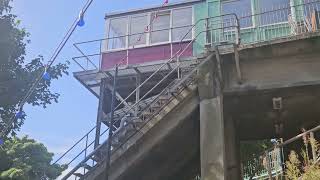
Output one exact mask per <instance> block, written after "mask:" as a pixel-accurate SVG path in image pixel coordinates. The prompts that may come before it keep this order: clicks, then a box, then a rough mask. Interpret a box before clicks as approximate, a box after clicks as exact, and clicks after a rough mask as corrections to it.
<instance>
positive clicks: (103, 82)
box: [94, 79, 107, 148]
mask: <svg viewBox="0 0 320 180" xmlns="http://www.w3.org/2000/svg"><path fill="white" fill-rule="evenodd" d="M106 84H107V79H101V84H100V96H99V106H98V114H97V122H96V136H95V141H94V148H96V147H98V146H99V143H100V131H101V123H102V118H103V100H104V97H105V95H106V93H105V91H106Z"/></svg>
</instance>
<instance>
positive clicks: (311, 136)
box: [310, 132, 317, 162]
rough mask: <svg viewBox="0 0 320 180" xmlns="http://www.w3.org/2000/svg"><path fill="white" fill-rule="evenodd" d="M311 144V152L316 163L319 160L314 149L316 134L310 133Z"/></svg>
mask: <svg viewBox="0 0 320 180" xmlns="http://www.w3.org/2000/svg"><path fill="white" fill-rule="evenodd" d="M310 140H311V141H310V142H311V151H312V159H313V162H316V160H317V152H316V148H315V147H314V145H315V144H314V143H315V139H314V133H313V132H310Z"/></svg>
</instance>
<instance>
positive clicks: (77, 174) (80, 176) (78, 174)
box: [73, 173, 84, 178]
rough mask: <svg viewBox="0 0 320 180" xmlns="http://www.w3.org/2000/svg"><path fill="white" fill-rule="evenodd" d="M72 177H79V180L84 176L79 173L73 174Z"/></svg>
mask: <svg viewBox="0 0 320 180" xmlns="http://www.w3.org/2000/svg"><path fill="white" fill-rule="evenodd" d="M73 175H74V176H77V177H79V178H82V177H83V176H84V175H83V174H81V173H73Z"/></svg>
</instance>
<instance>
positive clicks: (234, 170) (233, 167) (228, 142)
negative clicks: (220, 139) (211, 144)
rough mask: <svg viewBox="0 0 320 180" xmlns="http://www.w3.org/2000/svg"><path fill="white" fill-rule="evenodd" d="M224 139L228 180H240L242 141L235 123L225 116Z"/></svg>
mask: <svg viewBox="0 0 320 180" xmlns="http://www.w3.org/2000/svg"><path fill="white" fill-rule="evenodd" d="M224 128H225V130H224V137H225V153H226V159H225V160H226V169H227V175H226V177H227V179H228V180H240V179H241V177H240V174H241V166H240V148H239V147H240V141H239V136H238V131H237V128H236V124H235V121H234V120H233V119H232V118H230V117H228V115H227V114H226V115H225V118H224Z"/></svg>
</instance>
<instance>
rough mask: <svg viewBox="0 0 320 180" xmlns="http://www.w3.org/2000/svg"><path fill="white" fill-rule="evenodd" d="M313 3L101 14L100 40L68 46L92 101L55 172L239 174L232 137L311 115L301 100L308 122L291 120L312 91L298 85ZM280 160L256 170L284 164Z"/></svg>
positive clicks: (282, 0) (257, 2) (262, 134)
mask: <svg viewBox="0 0 320 180" xmlns="http://www.w3.org/2000/svg"><path fill="white" fill-rule="evenodd" d="M319 8H320V1H316V0H188V1H182V2H179V3H167V2H165V3H164V4H163V5H162V6H156V7H150V8H144V9H136V10H130V11H125V12H116V13H108V14H106V16H105V37H103V38H102V39H98V40H90V41H86V42H80V43H75V47H76V48H77V50H79V52H80V54H81V56H78V57H74V58H73V60H74V61H75V62H76V63H77V64H78V65H79V66H80V67H81V68H82V70H81V71H79V72H75V73H74V76H75V78H76V79H77V80H78V81H79V82H80V83H81V84H82V85H84V87H86V88H87V89H88V90H89V91H90V92H92V94H93V95H95V96H96V97H97V98H99V108H98V115H97V124H96V126H95V127H94V128H92V130H91V131H90V132H88V134H86V135H85V136H84V137H83V138H82V139H80V140H79V141H78V143H76V145H77V146H78V145H79V144H81V142H84V144H85V146H84V148H83V149H82V150H81V151H80V153H79V154H77V155H76V157H75V158H73V159H72V161H71V162H67V164H68V165H72V166H74V168H73V169H72V170H70V171H69V172H68V174H67V175H66V176H65V177H64V178H63V179H64V180H66V179H69V178H75V179H90V180H91V179H92V180H93V179H97V180H98V179H105V178H106V177H109V179H112V180H128V179H130V180H163V179H166V180H171V179H174V180H176V179H181V180H182V179H183V180H192V178H195V176H198V175H199V174H201V177H202V179H203V180H213V179H232V180H233V179H243V177H246V178H248V177H249V175H247V174H244V172H242V171H241V165H240V160H239V159H240V157H239V152H238V151H239V147H238V145H239V142H240V140H250V139H267V138H269V139H270V138H275V137H290V136H292V135H293V134H295V133H297V131H296V129H297V127H298V126H300V125H301V126H302V125H303V126H312V125H315V123H316V120H315V119H314V118H315V117H318V116H319V117H320V115H319V114H318V113H317V111H316V110H315V109H313V108H311V110H310V109H309V110H303V113H308V114H313V115H312V118H311V117H310V121H301V120H298V119H295V118H297V117H300V114H303V113H302V112H301V113H300V114H298V113H297V109H299V108H301V107H300V106H302V105H301V104H304V105H303V107H306V104H308V105H311V104H312V103H314V102H313V100H314V99H317V98H318V95H315V96H314V97H313V98H308V97H309V95H310V94H312V92H311V91H309V89H307V90H305V89H304V88H306V86H307V85H308V86H309V85H312V88H315V89H316V88H317V84H318V83H317V82H318V80H320V74H319V73H318V72H317V70H316V67H319V63H318V61H317V60H316V57H317V55H316V52H317V51H318V50H319V48H318V47H320V46H319V44H320V43H319V39H318V36H319V25H320V24H319V18H320V15H319V10H320V9H319ZM88 52H90V53H88ZM92 52H93V53H92ZM306 59H307V60H308V61H307V62H308V63H306V61H304V60H306ZM292 61H294V63H292ZM286 69H287V70H286ZM299 73H302V74H299ZM280 91H281V93H283V92H286V93H287V94H292V96H295V95H296V94H297V93H298V92H299V93H301V94H302V95H301V96H299V97H305V98H303V99H295V98H291V97H290V98H288V100H287V102H286V103H285V105H288V109H286V110H283V109H282V107H283V106H282V98H281V97H280V98H279V97H277V96H280V95H282V94H281V93H279V92H280ZM293 92H294V93H293ZM302 92H303V93H302ZM279 94H280V95H279ZM259 95H260V96H259ZM319 97H320V95H319ZM298 100H299V102H300V104H299V103H296V102H297V101H298ZM269 101H270V102H273V104H277V103H280V105H279V107H280V108H279V107H278V106H276V105H273V106H272V105H270V104H272V103H270V102H269ZM111 102H114V103H111ZM285 105H284V106H285ZM301 109H303V108H301ZM290 118H291V119H294V120H290V122H292V123H287V122H288V121H289V120H287V121H285V119H290ZM256 119H259V121H256ZM260 120H261V121H260ZM108 132H112V133H111V136H107V134H108ZM74 147H75V146H73V147H72V148H71V149H70V150H69V151H67V153H69V152H70V151H72V150H74ZM179 152H181V153H179ZM279 152H280V151H279ZM108 153H111V155H110V156H108ZM83 155H84V158H83ZM64 156H66V154H65V155H63V157H62V158H61V159H62V160H63V159H64ZM278 156H280V153H278V155H277V159H279V160H280V159H281V158H278ZM279 164H281V162H280V163H279V162H278V161H277V162H273V166H272V167H273V168H274V169H273V170H272V172H271V171H268V170H265V171H263V172H265V173H266V174H264V175H261V174H259V175H257V176H259V177H266V178H267V177H268V176H269V178H272V177H271V176H272V174H273V171H274V172H276V174H279V173H282V172H283V171H282V170H283V169H282V167H278V166H279ZM183 172H184V173H183ZM186 172H187V173H186ZM261 172H262V171H261ZM268 172H269V174H268ZM270 172H271V173H270Z"/></svg>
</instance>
